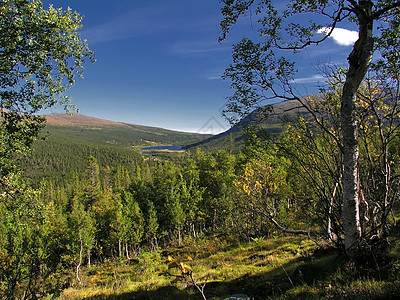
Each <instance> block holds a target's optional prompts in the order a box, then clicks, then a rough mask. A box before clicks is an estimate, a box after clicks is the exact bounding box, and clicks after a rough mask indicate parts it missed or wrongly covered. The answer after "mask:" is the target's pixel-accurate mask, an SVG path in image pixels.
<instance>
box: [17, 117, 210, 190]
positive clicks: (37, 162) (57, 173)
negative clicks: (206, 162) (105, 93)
mask: <svg viewBox="0 0 400 300" xmlns="http://www.w3.org/2000/svg"><path fill="white" fill-rule="evenodd" d="M45 117H46V119H47V125H46V127H45V128H44V129H43V130H42V131H41V133H40V138H39V139H38V140H37V141H36V142H35V143H34V144H33V151H32V153H31V154H30V155H28V156H27V157H26V158H25V159H23V160H22V161H21V165H22V167H23V168H24V169H25V174H26V177H27V178H30V179H31V180H32V183H33V184H35V185H39V183H40V182H41V181H42V180H43V179H47V180H51V181H53V182H57V183H61V184H62V183H63V182H66V181H68V180H70V179H71V177H72V176H73V173H74V172H78V173H79V174H83V173H84V170H85V168H86V165H87V158H88V157H89V156H94V157H95V158H96V159H97V160H98V163H99V165H100V167H101V168H106V167H110V168H117V167H118V166H122V165H123V166H126V167H127V168H132V170H135V168H136V166H137V165H139V166H140V164H141V163H142V162H143V159H144V157H143V155H142V152H141V150H140V149H141V148H142V147H148V146H158V145H181V146H185V145H188V144H193V143H198V142H200V141H202V140H204V139H207V138H209V137H210V136H211V135H204V134H197V133H188V132H179V131H173V130H167V129H163V128H157V127H149V126H141V125H135V124H128V123H122V122H113V121H108V120H103V119H99V118H94V117H90V116H86V115H82V114H74V115H70V116H69V115H66V114H50V115H45ZM163 155H166V154H165V153H163ZM181 155H183V154H181Z"/></svg>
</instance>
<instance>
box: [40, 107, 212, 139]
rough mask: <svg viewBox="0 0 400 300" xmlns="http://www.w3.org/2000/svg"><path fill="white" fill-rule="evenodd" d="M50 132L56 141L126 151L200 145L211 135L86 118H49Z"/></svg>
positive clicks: (77, 115) (82, 116)
mask: <svg viewBox="0 0 400 300" xmlns="http://www.w3.org/2000/svg"><path fill="white" fill-rule="evenodd" d="M45 117H46V120H47V126H46V128H45V130H44V131H43V132H46V131H48V132H49V133H50V135H51V136H53V137H54V138H65V137H68V139H73V140H76V141H83V142H94V143H96V144H98V143H100V144H111V145H118V146H123V147H133V146H138V147H145V146H153V145H172V144H174V145H187V144H191V143H193V142H200V141H202V140H204V139H207V138H209V137H210V136H211V135H204V134H198V133H190V132H179V131H173V130H168V129H163V128H158V127H150V126H142V125H135V124H129V123H122V122H113V121H108V120H103V119H99V118H94V117H90V116H86V115H82V114H74V115H66V114H60V113H57V114H50V115H46V116H45Z"/></svg>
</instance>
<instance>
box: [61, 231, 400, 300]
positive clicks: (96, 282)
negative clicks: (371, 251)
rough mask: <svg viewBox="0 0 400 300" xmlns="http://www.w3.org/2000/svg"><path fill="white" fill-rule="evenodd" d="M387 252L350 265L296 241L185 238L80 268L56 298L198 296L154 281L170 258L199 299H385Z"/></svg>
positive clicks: (395, 289) (166, 279)
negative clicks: (186, 271) (179, 243)
mask: <svg viewBox="0 0 400 300" xmlns="http://www.w3.org/2000/svg"><path fill="white" fill-rule="evenodd" d="M395 245H396V244H394V245H393V246H395ZM398 246H399V245H398V244H397V247H398ZM394 248H395V247H394ZM394 248H393V249H394ZM395 255H398V253H394V252H392V253H389V255H388V256H385V260H386V261H384V262H383V261H382V260H381V261H369V262H365V261H364V263H359V264H354V263H351V262H348V261H347V260H346V259H345V258H344V257H343V256H341V255H339V254H338V253H337V252H336V251H335V250H333V249H332V248H329V247H327V245H325V246H322V245H321V246H316V244H315V243H314V242H313V241H311V240H308V239H302V238H298V237H297V238H295V237H283V236H281V237H276V238H273V239H262V238H261V239H255V240H253V241H251V242H245V243H237V242H234V241H229V242H228V241H226V240H221V239H219V238H215V237H214V238H207V239H200V240H199V239H198V240H187V241H185V244H184V246H183V247H178V248H176V247H168V248H166V249H165V250H159V251H156V252H153V253H149V252H143V253H142V254H141V255H139V256H138V258H137V259H136V260H133V261H132V260H131V261H128V262H127V261H123V260H122V261H121V260H120V261H107V262H105V263H104V264H102V265H95V266H92V267H91V268H90V269H86V268H85V270H84V271H83V273H84V275H83V276H82V278H83V285H82V286H77V284H74V286H72V287H70V288H69V289H67V290H65V291H64V292H63V293H62V294H61V296H60V299H71V298H74V299H132V298H140V299H202V296H201V294H200V293H199V292H198V290H197V289H196V288H195V287H194V286H193V284H191V283H190V282H189V283H188V282H185V281H182V280H175V277H171V276H165V275H161V276H160V274H165V271H166V270H168V268H169V265H171V257H174V259H173V262H175V261H178V262H180V261H186V262H184V266H185V267H186V268H189V266H190V269H192V276H193V277H194V278H195V280H196V282H197V284H198V285H199V286H202V285H204V295H205V297H206V298H207V299H224V298H226V297H228V296H229V295H233V294H246V295H248V296H250V297H253V298H254V299H267V298H269V299H299V298H300V299H320V298H335V299H340V298H359V299H361V298H385V297H387V298H388V299H391V298H395V297H396V295H397V294H398V293H399V291H400V290H399V282H400V278H399V276H398V272H397V271H398V268H399V266H398V262H396V258H395V257H396V256H395ZM188 256H190V257H191V258H192V261H187V257H188ZM175 258H176V259H175ZM371 258H372V256H371ZM381 259H383V257H381ZM378 263H379V265H378ZM171 272H172V271H171Z"/></svg>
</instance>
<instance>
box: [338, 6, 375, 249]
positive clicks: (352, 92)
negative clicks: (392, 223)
mask: <svg viewBox="0 0 400 300" xmlns="http://www.w3.org/2000/svg"><path fill="white" fill-rule="evenodd" d="M370 4H371V2H368V1H366V2H364V3H363V4H361V1H360V5H359V7H362V9H363V10H362V11H361V10H360V12H359V13H358V15H357V17H358V20H359V39H358V41H357V42H356V43H355V45H354V47H353V51H352V52H351V53H350V55H349V57H348V61H349V70H348V72H347V74H346V81H345V84H344V86H343V94H342V99H341V121H342V135H343V206H342V221H343V231H344V246H345V250H346V253H347V254H349V255H352V253H353V250H355V249H356V248H357V247H358V245H359V242H360V237H361V224H360V211H359V206H360V201H359V182H358V156H359V147H358V140H357V120H356V114H355V112H356V106H355V104H356V98H357V91H358V89H359V87H360V85H361V82H362V80H363V79H364V77H365V74H366V73H367V71H368V68H369V66H370V64H371V60H372V55H373V51H374V49H373V48H374V44H373V43H374V42H373V37H372V29H373V19H372V18H371V17H370V16H371V9H372V7H371V6H370Z"/></svg>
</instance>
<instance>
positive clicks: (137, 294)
mask: <svg viewBox="0 0 400 300" xmlns="http://www.w3.org/2000/svg"><path fill="white" fill-rule="evenodd" d="M341 262H342V258H341V257H340V256H338V255H337V254H334V253H333V254H329V255H326V256H323V257H321V258H318V259H315V260H314V261H304V258H298V259H295V260H292V261H290V262H288V263H287V264H284V265H279V266H277V267H276V268H274V269H272V270H270V271H268V272H265V273H261V274H257V275H250V274H246V275H244V276H242V277H239V278H237V279H234V280H230V281H218V282H217V281H211V282H208V283H207V284H206V287H205V290H204V293H205V295H206V297H207V299H215V300H216V299H224V298H226V297H228V296H229V295H233V294H246V295H248V296H250V297H251V298H252V299H255V300H257V299H268V298H274V297H277V296H280V295H282V294H284V293H285V292H286V291H288V290H290V289H293V288H295V287H300V286H303V285H305V284H308V285H313V284H315V282H317V281H319V280H324V279H326V278H327V277H328V276H329V275H330V274H332V273H333V272H335V271H336V270H337V269H338V268H339V267H340V265H341ZM261 265H262V264H260V266H261ZM303 296H304V299H307V298H309V296H310V294H309V293H305V294H304V295H303ZM86 299H87V300H97V299H117V300H122V299H149V300H150V299H151V300H158V299H171V300H180V299H182V300H184V299H193V300H197V299H202V297H201V296H200V294H199V293H198V292H197V291H196V290H194V288H193V287H190V288H187V289H179V288H177V287H174V286H166V287H161V288H159V289H156V290H152V291H144V290H138V291H133V292H129V293H125V294H120V295H111V296H102V295H99V296H93V297H89V298H86Z"/></svg>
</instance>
